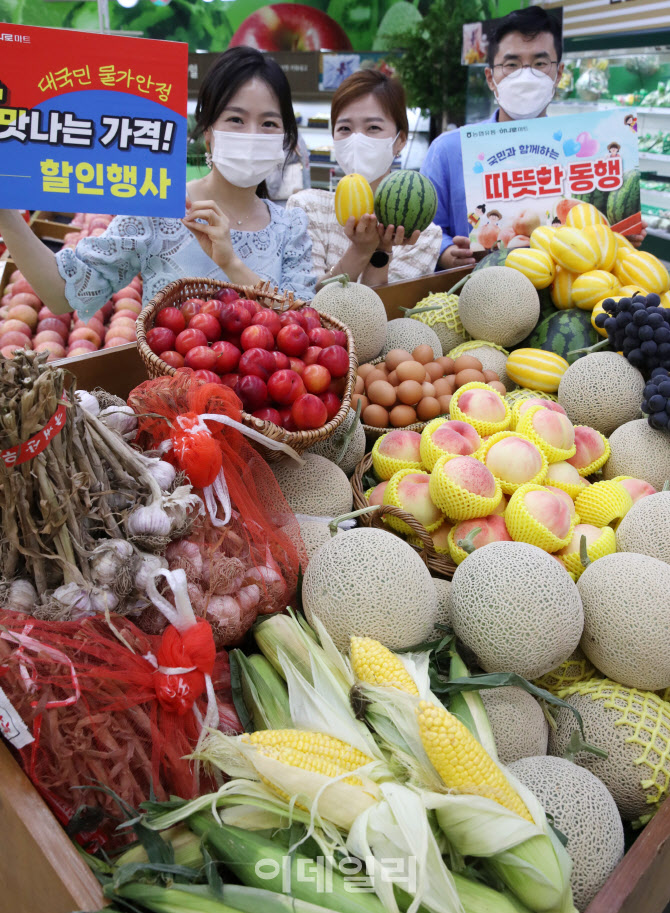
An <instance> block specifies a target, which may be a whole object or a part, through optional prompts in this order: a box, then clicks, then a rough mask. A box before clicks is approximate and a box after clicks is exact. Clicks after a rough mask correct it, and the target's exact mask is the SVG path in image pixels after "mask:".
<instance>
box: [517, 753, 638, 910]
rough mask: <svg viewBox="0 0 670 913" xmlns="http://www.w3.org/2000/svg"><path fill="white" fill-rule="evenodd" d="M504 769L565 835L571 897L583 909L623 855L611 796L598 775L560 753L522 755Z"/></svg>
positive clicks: (620, 835)
mask: <svg viewBox="0 0 670 913" xmlns="http://www.w3.org/2000/svg"><path fill="white" fill-rule="evenodd" d="M510 771H511V773H512V774H513V775H514V776H515V777H516V778H517V780H520V781H521V782H522V783H523V784H524V786H527V787H528V789H529V790H530V791H531V792H532V793H533V795H535V796H536V797H537V798H538V799H539V801H540V803H541V804H542V806H543V807H544V809H545V811H546V812H547V814H548V815H551V820H552V822H553V824H554V826H555V827H556V828H558V830H559V831H560V832H561V833H562V834H565V836H566V837H567V838H568V845H567V847H566V849H567V850H568V853H569V855H570V858H571V859H572V862H573V866H572V874H571V876H570V886H571V887H572V899H573V902H574V904H575V906H576V907H577V909H578V910H585V909H586V907H587V906H588V905H589V904H590V903H591V901H592V900H593V898H594V897H595V895H596V894H597V893H598V891H599V890H600V888H601V887H602V886H603V884H604V883H605V881H607V879H608V878H609V876H610V874H611V873H612V871H613V869H614V868H615V867H616V866H617V865H618V864H619V862H620V861H621V858H622V857H623V853H624V835H623V825H622V823H621V818H620V817H619V812H618V810H617V807H616V803H615V801H614V799H613V798H612V796H611V795H610V792H609V790H608V789H607V787H606V786H605V784H604V783H603V782H602V780H599V779H598V777H596V776H595V775H594V774H592V773H591V771H590V770H586V769H585V768H583V767H579V766H578V765H577V764H573V763H572V761H567V760H566V759H565V758H554V757H551V756H544V757H526V758H522V759H521V760H519V761H515V762H514V763H513V764H511V765H510Z"/></svg>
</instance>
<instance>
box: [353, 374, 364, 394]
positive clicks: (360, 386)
mask: <svg viewBox="0 0 670 913" xmlns="http://www.w3.org/2000/svg"><path fill="white" fill-rule="evenodd" d="M364 391H365V381H364V380H363V378H362V377H361V375H360V374H359V375H358V376H357V377H356V383H355V385H354V393H363V392H364Z"/></svg>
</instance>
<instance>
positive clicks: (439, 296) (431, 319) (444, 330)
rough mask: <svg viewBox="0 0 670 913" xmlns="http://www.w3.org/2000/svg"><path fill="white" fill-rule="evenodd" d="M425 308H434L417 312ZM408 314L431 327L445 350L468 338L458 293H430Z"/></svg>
mask: <svg viewBox="0 0 670 913" xmlns="http://www.w3.org/2000/svg"><path fill="white" fill-rule="evenodd" d="M423 308H433V310H426V311H423V313H415V312H417V311H419V312H420V311H421V310H423ZM406 316H407V317H409V318H410V319H412V320H419V321H420V322H421V323H425V324H426V326H427V327H430V328H431V330H433V331H434V332H435V333H436V335H437V338H438V339H439V340H440V343H441V345H442V351H443V352H448V351H449V350H450V349H453V348H454V346H457V345H460V344H461V343H462V342H464V340H466V339H467V338H468V334H467V333H466V332H465V330H464V329H463V324H462V323H461V318H460V317H459V316H458V295H449V294H448V293H447V292H436V293H435V294H431V295H428V296H427V297H426V298H422V299H421V301H417V303H416V305H415V306H414V307H413V308H412V310H410V311H407V315H406ZM494 370H495V368H494Z"/></svg>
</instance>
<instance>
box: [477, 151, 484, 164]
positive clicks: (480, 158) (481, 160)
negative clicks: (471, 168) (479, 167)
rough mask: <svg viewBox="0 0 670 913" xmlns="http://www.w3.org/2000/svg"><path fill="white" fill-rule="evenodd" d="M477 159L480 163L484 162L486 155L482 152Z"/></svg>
mask: <svg viewBox="0 0 670 913" xmlns="http://www.w3.org/2000/svg"><path fill="white" fill-rule="evenodd" d="M477 158H478V159H479V161H480V162H483V161H484V153H483V152H480V153H479V155H478V156H477Z"/></svg>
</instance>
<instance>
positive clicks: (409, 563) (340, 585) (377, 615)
mask: <svg viewBox="0 0 670 913" xmlns="http://www.w3.org/2000/svg"><path fill="white" fill-rule="evenodd" d="M302 600H303V606H304V609H305V615H306V616H307V621H308V622H310V624H311V623H312V622H313V619H314V618H319V619H320V621H321V622H323V624H324V626H325V628H326V630H327V631H328V633H329V634H330V636H331V637H332V638H333V640H334V642H335V645H336V646H337V647H338V649H340V650H342V651H343V652H344V651H346V650H347V649H348V647H349V639H350V637H351V635H354V636H360V637H372V638H374V639H375V640H378V641H379V642H380V643H382V644H384V646H385V647H388V648H389V649H391V650H399V649H402V648H404V647H410V646H413V645H414V644H417V643H422V642H423V641H425V640H426V639H427V637H428V636H429V635H430V633H431V631H432V630H433V628H434V626H435V623H436V621H437V594H436V592H435V585H434V583H433V578H432V577H431V576H430V572H429V570H428V568H427V567H426V565H425V563H424V562H423V560H422V559H421V557H420V556H419V554H418V553H417V552H415V551H414V549H413V548H411V547H410V546H409V545H408V544H407V543H406V542H403V540H402V539H400V538H399V537H398V536H396V535H394V534H393V533H389V532H386V531H385V530H381V529H374V528H364V529H352V530H350V531H349V532H346V533H338V534H337V535H336V536H334V537H333V538H332V539H330V540H329V541H328V542H326V543H324V545H322V546H321V548H320V549H319V550H318V551H317V552H316V553H315V554H314V555H313V556H312V559H311V561H310V562H309V564H308V566H307V571H306V572H305V577H304V580H303V588H302Z"/></svg>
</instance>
